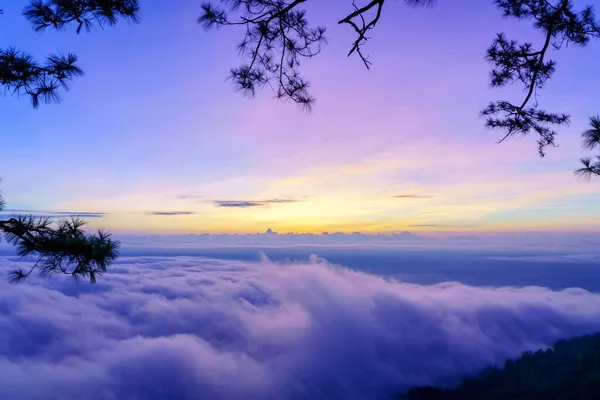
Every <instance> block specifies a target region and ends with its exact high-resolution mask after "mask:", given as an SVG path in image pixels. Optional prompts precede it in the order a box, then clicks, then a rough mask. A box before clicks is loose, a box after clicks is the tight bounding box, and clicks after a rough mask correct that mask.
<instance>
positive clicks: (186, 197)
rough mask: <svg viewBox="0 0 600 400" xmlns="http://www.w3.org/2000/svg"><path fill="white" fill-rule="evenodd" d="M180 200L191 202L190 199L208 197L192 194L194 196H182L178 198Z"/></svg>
mask: <svg viewBox="0 0 600 400" xmlns="http://www.w3.org/2000/svg"><path fill="white" fill-rule="evenodd" d="M177 198H178V199H181V200H189V199H204V198H206V196H204V195H201V194H192V195H182V196H177Z"/></svg>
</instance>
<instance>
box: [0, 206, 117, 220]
mask: <svg viewBox="0 0 600 400" xmlns="http://www.w3.org/2000/svg"><path fill="white" fill-rule="evenodd" d="M15 214H28V215H29V214H31V215H33V216H35V217H42V218H66V217H81V218H102V217H104V216H106V215H108V214H107V213H103V212H76V211H41V210H25V209H14V208H12V209H11V208H9V209H6V210H4V211H2V212H0V215H15Z"/></svg>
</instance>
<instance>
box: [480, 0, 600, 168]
mask: <svg viewBox="0 0 600 400" xmlns="http://www.w3.org/2000/svg"><path fill="white" fill-rule="evenodd" d="M495 3H496V5H497V6H498V8H499V9H500V10H502V12H503V15H504V16H505V17H507V18H515V19H520V20H533V21H534V27H535V28H536V29H537V30H539V31H541V32H542V33H543V35H544V41H543V44H542V46H541V48H539V49H536V48H535V46H534V44H533V43H529V42H527V43H523V44H519V43H518V42H517V41H516V40H509V39H507V38H506V37H505V36H504V34H502V33H499V34H498V35H497V37H496V39H495V40H494V42H493V43H492V46H491V47H490V48H489V49H488V50H487V56H486V59H487V61H488V62H490V63H491V64H492V65H493V67H492V72H491V76H490V81H491V85H492V87H503V86H506V85H512V84H514V83H520V84H522V85H523V88H524V90H525V98H524V99H523V100H522V101H521V102H519V103H516V104H515V103H512V102H509V101H496V102H492V103H490V104H489V105H488V106H487V107H486V108H485V109H484V110H483V111H482V112H481V114H482V116H485V117H486V126H487V127H489V128H494V129H501V130H503V131H504V132H505V135H504V137H503V138H502V139H500V140H499V142H503V141H504V140H505V139H507V138H508V137H510V136H512V135H515V134H521V135H526V134H528V133H530V132H532V131H533V132H535V133H537V134H538V136H539V138H538V150H539V153H540V156H542V157H543V156H544V154H545V148H546V147H547V146H555V145H556V140H555V139H556V138H555V136H556V134H557V132H556V130H555V128H554V126H558V125H566V124H568V123H569V116H568V115H566V114H562V113H551V112H548V111H545V110H540V109H539V108H538V102H537V94H538V93H537V92H538V90H539V89H541V88H542V87H543V86H544V84H545V83H546V82H547V81H548V80H549V79H550V78H551V77H552V75H553V74H554V71H555V66H556V63H555V61H554V60H551V59H548V52H549V50H550V49H554V50H559V49H561V48H562V47H564V46H568V45H569V44H577V45H580V46H585V45H586V44H587V43H588V42H589V41H590V40H591V39H594V38H598V37H600V26H599V25H598V23H597V22H596V21H595V17H594V12H593V9H592V7H586V8H584V9H583V10H582V11H580V12H576V11H574V9H573V4H572V1H571V0H556V1H554V2H552V1H549V0H495Z"/></svg>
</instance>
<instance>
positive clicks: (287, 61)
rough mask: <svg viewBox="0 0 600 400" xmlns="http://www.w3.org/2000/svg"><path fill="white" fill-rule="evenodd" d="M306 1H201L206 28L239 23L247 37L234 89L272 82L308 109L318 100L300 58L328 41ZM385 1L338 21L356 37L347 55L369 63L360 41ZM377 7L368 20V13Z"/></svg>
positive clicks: (419, 0) (413, 0)
mask: <svg viewBox="0 0 600 400" xmlns="http://www.w3.org/2000/svg"><path fill="white" fill-rule="evenodd" d="M306 1H307V0H288V1H286V0H221V1H220V3H221V6H218V5H215V4H214V3H212V2H207V3H204V4H203V5H202V13H201V15H200V17H199V18H198V23H199V24H201V25H202V26H203V27H204V28H205V29H210V28H212V27H215V26H216V27H219V26H232V25H240V26H243V27H244V37H243V39H242V40H241V42H240V43H239V44H238V50H239V51H240V54H241V55H243V56H244V57H245V58H246V60H247V63H246V64H243V65H241V66H239V67H236V68H232V69H231V71H230V78H231V79H232V80H233V82H234V83H235V85H236V89H238V90H241V91H243V92H244V93H246V94H249V95H254V93H255V91H256V89H257V88H262V87H264V86H265V85H266V84H268V83H270V82H274V83H275V86H276V97H277V98H279V99H282V98H287V99H290V100H292V101H293V102H295V103H297V104H299V105H301V106H302V107H304V108H306V109H310V108H311V106H312V105H313V104H314V101H315V99H314V98H313V97H312V96H311V95H310V94H309V92H308V87H309V83H308V81H307V80H305V79H304V78H303V77H302V76H301V75H300V73H299V70H298V69H299V67H300V62H301V60H302V59H307V58H312V57H314V56H316V55H317V54H319V53H320V51H321V46H322V45H323V44H324V43H325V42H326V39H325V28H324V27H315V28H313V27H311V26H310V25H309V24H308V21H307V19H306V11H305V10H303V9H300V7H299V6H300V5H301V4H302V3H305V2H306ZM384 3H385V0H373V1H370V2H369V3H368V4H367V5H365V6H364V7H361V8H358V7H357V6H356V5H355V4H354V3H353V4H352V6H353V7H354V11H353V12H352V13H350V14H348V15H347V16H346V17H345V18H344V19H342V20H340V21H339V22H338V23H340V24H348V25H350V26H351V27H352V28H353V29H354V30H355V31H356V33H357V35H358V37H357V39H356V40H355V42H354V43H353V45H352V48H351V49H350V52H349V53H348V55H351V54H353V53H354V52H356V53H357V54H358V55H359V56H360V58H361V59H362V60H363V62H364V63H365V65H366V66H367V68H368V67H369V65H370V62H369V61H368V57H366V56H364V55H363V52H362V46H363V45H364V43H365V42H366V41H367V40H368V39H369V38H368V37H367V33H368V32H369V31H370V30H372V29H373V28H374V27H375V24H376V23H377V21H378V20H379V17H380V16H381V10H382V8H383V4H384ZM407 3H408V4H411V5H423V4H431V3H433V1H432V0H407ZM370 11H374V12H375V15H374V16H373V17H372V18H371V19H370V20H369V21H367V19H365V15H367V14H368V13H369V12H370Z"/></svg>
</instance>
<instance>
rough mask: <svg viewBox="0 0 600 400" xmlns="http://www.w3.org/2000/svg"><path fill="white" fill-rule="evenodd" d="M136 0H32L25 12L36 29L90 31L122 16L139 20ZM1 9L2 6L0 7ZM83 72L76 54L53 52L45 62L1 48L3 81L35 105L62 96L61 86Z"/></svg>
mask: <svg viewBox="0 0 600 400" xmlns="http://www.w3.org/2000/svg"><path fill="white" fill-rule="evenodd" d="M138 12H139V4H138V1H137V0H31V1H30V4H29V5H28V6H27V7H26V8H25V10H24V11H23V16H24V17H25V18H26V19H27V20H28V21H30V22H31V23H32V25H33V29H34V30H35V31H43V30H45V29H47V28H52V29H56V30H61V29H65V28H67V26H69V25H76V28H75V31H76V32H77V33H80V32H81V30H82V29H83V30H86V31H89V30H90V29H91V28H92V26H93V25H94V24H97V25H98V26H100V27H101V28H103V27H105V26H110V25H114V24H116V23H117V21H118V20H119V18H124V19H128V20H130V21H134V22H135V21H137V19H138ZM0 13H2V10H0ZM80 75H83V71H82V70H81V69H80V68H79V66H77V55H75V54H73V53H68V54H51V55H49V56H47V57H46V59H45V60H44V61H43V62H39V61H36V60H35V59H34V58H33V56H32V55H30V54H28V53H27V52H24V51H22V50H18V49H15V48H13V47H9V48H5V49H0V85H2V86H3V87H4V89H5V90H6V91H8V92H10V93H12V94H16V95H19V94H26V95H27V96H29V97H30V98H31V102H32V104H33V106H34V107H38V106H39V104H40V102H44V103H50V102H58V101H59V100H60V97H59V90H60V89H63V90H68V89H69V84H70V83H71V81H72V80H73V79H74V78H76V77H78V76H80Z"/></svg>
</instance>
